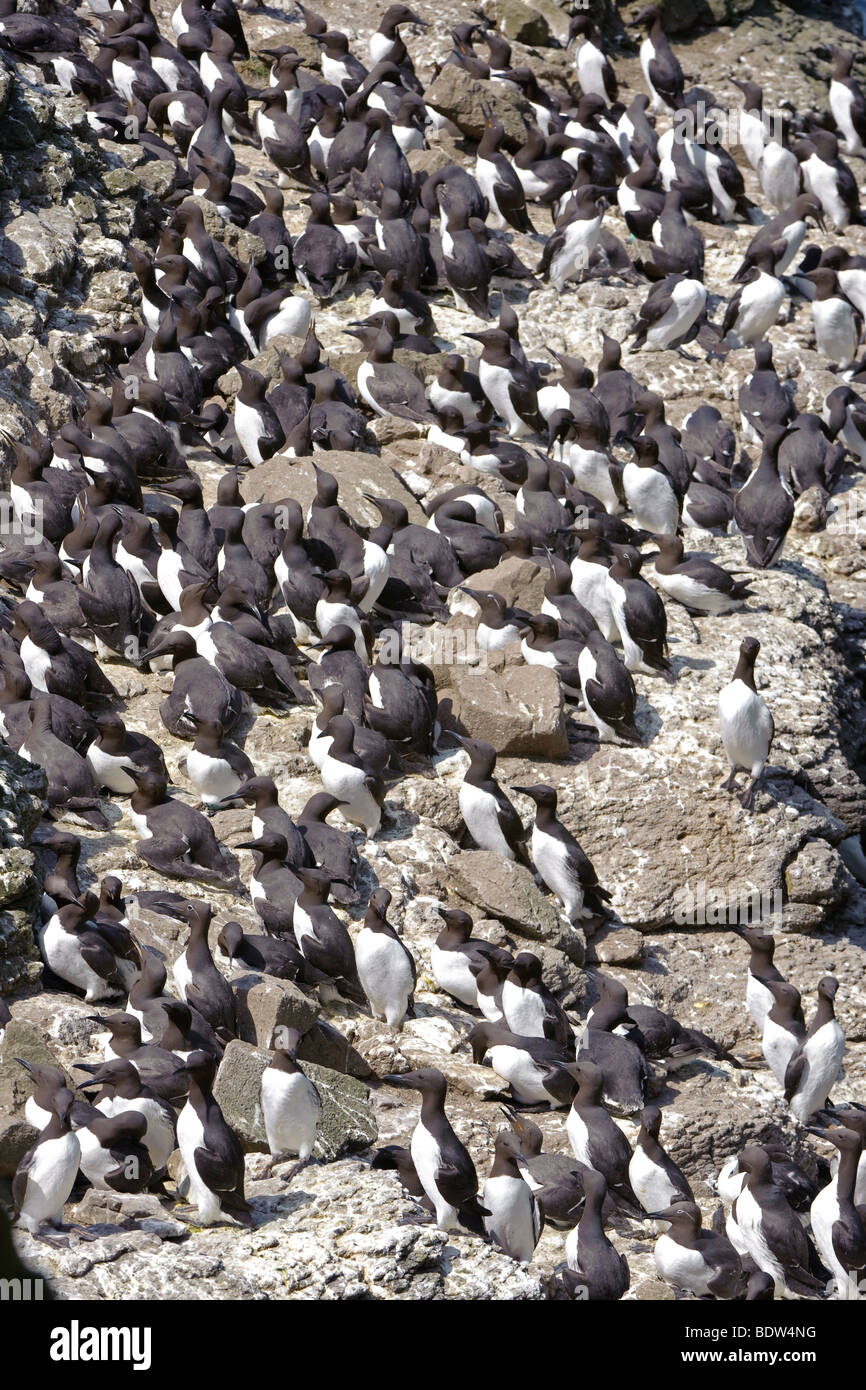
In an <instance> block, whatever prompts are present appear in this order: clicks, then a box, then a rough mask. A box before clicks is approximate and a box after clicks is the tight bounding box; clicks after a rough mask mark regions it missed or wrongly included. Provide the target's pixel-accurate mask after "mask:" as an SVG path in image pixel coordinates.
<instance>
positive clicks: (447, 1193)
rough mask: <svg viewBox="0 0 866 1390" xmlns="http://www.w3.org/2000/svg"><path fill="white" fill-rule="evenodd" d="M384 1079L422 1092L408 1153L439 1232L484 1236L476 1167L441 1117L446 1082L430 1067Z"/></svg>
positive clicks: (487, 1212) (484, 1211) (401, 1086)
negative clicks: (456, 1230) (460, 1228)
mask: <svg viewBox="0 0 866 1390" xmlns="http://www.w3.org/2000/svg"><path fill="white" fill-rule="evenodd" d="M382 1079H383V1081H384V1082H385V1084H386V1085H387V1086H397V1087H399V1088H400V1089H401V1090H406V1091H420V1092H421V1114H420V1116H419V1119H418V1123H417V1125H416V1126H415V1129H414V1132H413V1134H412V1143H411V1146H410V1148H411V1154H412V1162H413V1163H414V1164H415V1170H416V1172H417V1174H418V1178H419V1180H420V1182H421V1186H422V1187H423V1188H424V1191H425V1192H426V1194H427V1196H428V1198H429V1199H430V1201H431V1202H432V1203H433V1207H434V1209H435V1212H436V1224H437V1226H438V1227H439V1229H440V1231H453V1230H454V1228H455V1226H458V1225H460V1226H463V1227H465V1229H466V1230H468V1231H472V1232H473V1233H474V1234H475V1235H483V1234H484V1224H483V1223H484V1218H485V1216H489V1215H490V1214H491V1213H490V1212H489V1211H487V1209H486V1208H485V1207H483V1206H482V1205H481V1203H480V1202H479V1200H478V1174H477V1173H476V1171H475V1164H474V1163H473V1162H472V1159H471V1158H470V1156H469V1152H468V1150H467V1149H466V1148H465V1147H464V1145H463V1144H461V1142H460V1140H459V1139H458V1138H457V1135H456V1134H455V1133H454V1130H453V1129H452V1128H451V1125H450V1123H449V1120H448V1116H447V1115H446V1114H445V1096H446V1093H447V1090H448V1082H447V1081H446V1079H445V1077H444V1076H443V1075H442V1073H441V1071H435V1070H434V1069H433V1068H432V1067H431V1068H425V1069H423V1070H422V1071H409V1072H404V1073H403V1074H402V1075H401V1076H395V1075H389V1076H385V1077H383V1078H382Z"/></svg>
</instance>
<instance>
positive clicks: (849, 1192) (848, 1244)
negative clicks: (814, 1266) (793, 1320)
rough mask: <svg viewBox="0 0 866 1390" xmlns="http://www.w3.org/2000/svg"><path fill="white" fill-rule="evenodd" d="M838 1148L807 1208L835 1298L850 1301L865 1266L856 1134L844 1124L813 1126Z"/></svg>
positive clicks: (865, 1241) (859, 1148)
mask: <svg viewBox="0 0 866 1390" xmlns="http://www.w3.org/2000/svg"><path fill="white" fill-rule="evenodd" d="M811 1133H812V1134H815V1135H817V1136H818V1138H820V1139H826V1140H827V1141H828V1142H829V1143H830V1144H834V1145H835V1146H836V1148H837V1149H838V1150H839V1166H838V1168H837V1169H836V1173H835V1175H834V1176H833V1177H832V1178H831V1179H830V1182H829V1183H828V1184H827V1186H826V1187H825V1188H823V1189H822V1190H821V1191H820V1192H819V1193H818V1196H817V1197H816V1198H815V1200H814V1202H813V1203H812V1206H811V1208H810V1211H809V1220H810V1222H811V1225H812V1235H813V1236H814V1237H815V1244H816V1245H817V1247H818V1253H819V1255H820V1256H821V1259H822V1260H823V1262H824V1264H825V1265H826V1266H827V1268H828V1269H829V1270H831V1271H832V1273H833V1276H834V1278H835V1280H836V1297H837V1299H839V1301H840V1302H849V1301H850V1302H853V1301H855V1300H856V1299H859V1298H860V1297H861V1293H860V1287H861V1279H862V1271H863V1270H864V1269H866V1228H864V1221H863V1217H862V1215H861V1211H862V1208H859V1209H858V1208H857V1207H856V1206H855V1204H854V1191H855V1186H856V1182H857V1168H858V1165H859V1162H860V1154H861V1152H862V1147H863V1146H862V1143H861V1140H860V1136H859V1134H856V1133H855V1132H854V1130H852V1129H847V1128H845V1127H844V1126H841V1127H839V1128H838V1129H837V1128H835V1127H834V1128H832V1129H813V1130H812V1131H811Z"/></svg>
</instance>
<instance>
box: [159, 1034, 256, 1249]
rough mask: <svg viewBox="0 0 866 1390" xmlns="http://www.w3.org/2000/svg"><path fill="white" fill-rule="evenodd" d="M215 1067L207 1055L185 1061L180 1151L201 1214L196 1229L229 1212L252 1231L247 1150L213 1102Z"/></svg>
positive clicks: (193, 1056)
mask: <svg viewBox="0 0 866 1390" xmlns="http://www.w3.org/2000/svg"><path fill="white" fill-rule="evenodd" d="M216 1066H217V1064H216V1059H215V1058H214V1057H209V1056H208V1054H207V1053H206V1052H191V1053H190V1055H189V1057H187V1059H186V1072H187V1075H188V1076H189V1097H188V1099H187V1102H186V1105H185V1106H184V1108H183V1110H181V1112H180V1116H179V1118H178V1122H177V1146H178V1148H179V1149H180V1156H181V1158H182V1159H183V1162H184V1166H185V1168H186V1171H187V1174H188V1175H189V1186H190V1195H191V1197H192V1199H193V1201H194V1202H195V1204H196V1207H197V1209H198V1216H197V1218H196V1221H197V1224H198V1225H201V1226H212V1225H213V1224H214V1222H216V1221H218V1220H219V1217H220V1214H221V1212H223V1211H224V1212H226V1213H227V1214H228V1215H229V1216H232V1217H234V1219H235V1220H236V1221H238V1222H239V1223H240V1224H241V1225H242V1226H251V1225H252V1224H253V1220H252V1215H251V1212H250V1206H249V1203H248V1202H247V1200H246V1198H245V1197H244V1155H243V1150H242V1149H241V1146H240V1143H239V1142H238V1138H237V1135H236V1134H235V1133H234V1131H233V1130H232V1129H231V1128H230V1127H229V1125H228V1124H227V1123H226V1119H225V1116H224V1115H223V1112H222V1110H221V1109H220V1107H219V1105H218V1104H217V1102H216V1100H215V1099H214V1094H213V1082H214V1077H215V1075H216Z"/></svg>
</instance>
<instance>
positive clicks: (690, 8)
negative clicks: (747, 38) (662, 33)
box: [662, 0, 755, 34]
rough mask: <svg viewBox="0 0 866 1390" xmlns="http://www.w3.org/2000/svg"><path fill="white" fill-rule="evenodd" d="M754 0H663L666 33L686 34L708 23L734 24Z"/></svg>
mask: <svg viewBox="0 0 866 1390" xmlns="http://www.w3.org/2000/svg"><path fill="white" fill-rule="evenodd" d="M754 4H755V0H697V4H691V3H689V0H664V4H663V6H662V9H663V16H662V18H663V22H664V26H665V30H666V32H667V33H668V34H687V33H688V32H689V30H691V29H696V28H698V26H702V25H708V24H736V23H738V21H739V20H740V19H741V18H742V17H743V15H745V14H747V13H748V11H749V10H751V9H752V8H753V7H754Z"/></svg>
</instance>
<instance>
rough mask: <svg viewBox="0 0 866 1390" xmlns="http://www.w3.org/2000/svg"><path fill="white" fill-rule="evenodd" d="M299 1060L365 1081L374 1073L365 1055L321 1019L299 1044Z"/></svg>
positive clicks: (336, 1029)
mask: <svg viewBox="0 0 866 1390" xmlns="http://www.w3.org/2000/svg"><path fill="white" fill-rule="evenodd" d="M297 1056H298V1061H299V1062H315V1063H316V1065H317V1066H321V1067H327V1068H329V1069H331V1070H332V1071H338V1072H344V1073H345V1074H346V1075H347V1076H356V1077H359V1078H360V1079H361V1080H365V1079H366V1078H367V1077H369V1076H371V1075H372V1073H373V1068H372V1067H371V1066H370V1064H369V1062H368V1061H367V1059H366V1058H365V1057H362V1056H361V1054H360V1052H358V1051H357V1050H356V1049H355V1048H354V1047H353V1046H352V1044H351V1043H350V1042H348V1041H347V1039H346V1038H345V1037H344V1036H343V1034H342V1033H341V1032H340V1031H339V1029H338V1028H335V1027H334V1026H333V1024H330V1023H327V1022H326V1021H325V1020H324V1019H321V1018H318V1019H316V1021H315V1023H314V1024H313V1026H312V1028H310V1029H308V1030H307V1032H306V1033H305V1034H304V1036H303V1037H302V1038H301V1041H300V1042H299V1043H298V1053H297Z"/></svg>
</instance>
